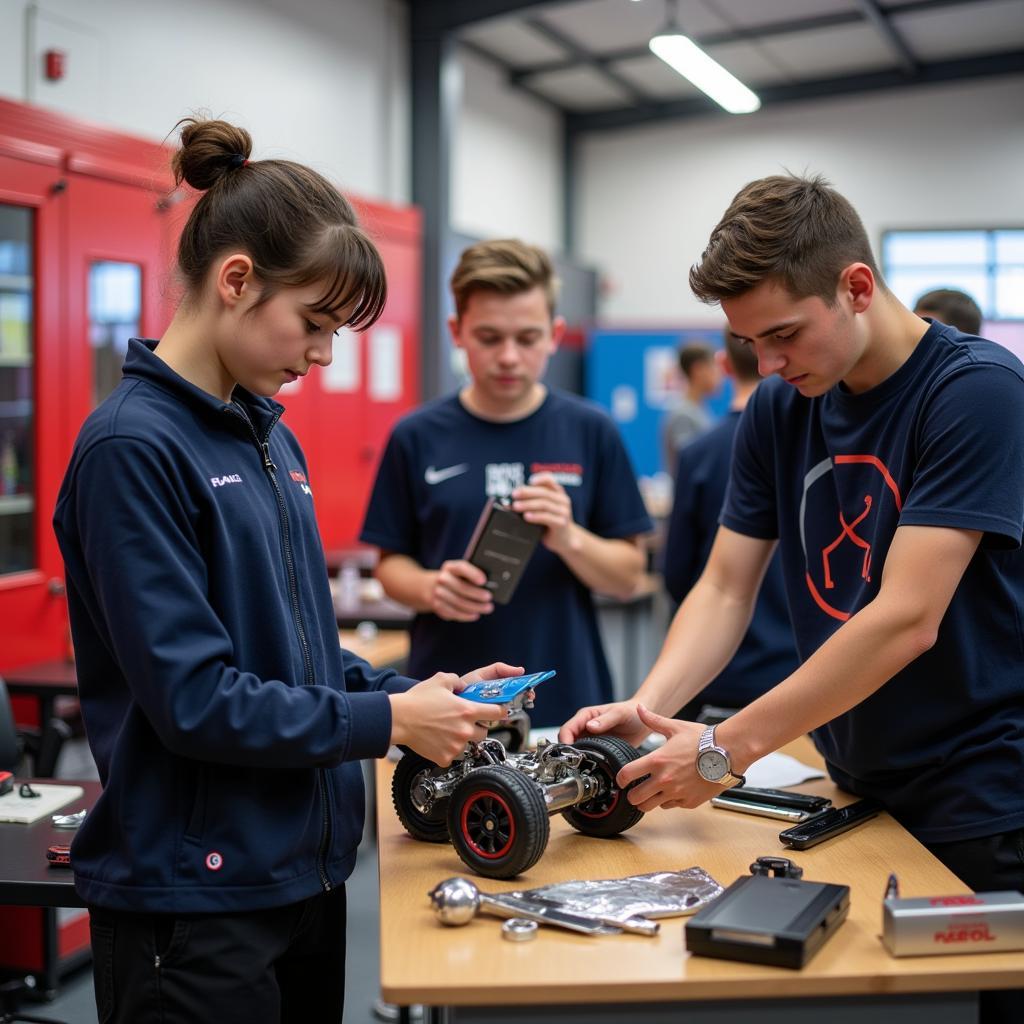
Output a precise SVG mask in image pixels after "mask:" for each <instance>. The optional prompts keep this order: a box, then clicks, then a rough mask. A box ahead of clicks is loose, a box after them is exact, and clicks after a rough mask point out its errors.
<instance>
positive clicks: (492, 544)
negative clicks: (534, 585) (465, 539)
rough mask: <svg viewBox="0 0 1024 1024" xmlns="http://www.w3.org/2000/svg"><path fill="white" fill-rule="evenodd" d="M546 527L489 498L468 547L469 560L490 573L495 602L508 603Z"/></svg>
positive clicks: (488, 579)
mask: <svg viewBox="0 0 1024 1024" xmlns="http://www.w3.org/2000/svg"><path fill="white" fill-rule="evenodd" d="M543 533H544V527H542V526H538V525H537V524H536V523H528V522H527V521H526V520H525V519H523V517H522V516H521V515H520V514H519V513H518V512H515V511H513V510H512V508H511V507H509V506H508V505H507V504H504V503H502V502H500V501H497V500H495V499H494V498H488V499H487V504H485V505H484V510H483V512H482V513H481V515H480V519H479V520H478V522H477V524H476V529H475V530H474V531H473V536H472V537H471V538H470V541H469V546H468V547H467V548H466V561H467V562H471V563H472V564H473V565H475V566H476V567H477V568H478V569H483V571H484V572H485V573H486V574H487V582H486V583H485V584H484V586H485V587H486V588H487V589H488V590H489V591H490V592H491V594H492V596H493V597H494V602H495V604H508V603H509V601H511V600H512V595H513V594H514V593H515V589H516V586H517V585H518V584H519V580H520V579H521V578H522V575H523V572H524V571H525V569H526V564H527V562H529V560H530V556H531V555H532V554H533V552H534V550H535V549H536V547H537V543H538V542H539V541H540V538H541V534H543Z"/></svg>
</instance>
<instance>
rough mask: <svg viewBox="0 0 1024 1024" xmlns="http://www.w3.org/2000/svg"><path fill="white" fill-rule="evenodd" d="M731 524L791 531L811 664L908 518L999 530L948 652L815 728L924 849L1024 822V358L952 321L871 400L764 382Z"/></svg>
mask: <svg viewBox="0 0 1024 1024" xmlns="http://www.w3.org/2000/svg"><path fill="white" fill-rule="evenodd" d="M722 523H723V524H724V525H725V526H728V527H729V528H730V529H732V530H736V531H738V532H740V533H743V534H746V535H748V536H753V537H762V538H774V537H780V538H781V549H782V559H783V571H784V574H785V577H786V588H787V593H788V596H789V603H790V610H791V613H792V616H793V625H794V629H795V631H796V639H797V649H798V651H799V653H800V656H801V658H803V659H806V658H807V657H809V656H810V655H811V654H812V653H813V652H814V651H815V650H816V649H817V648H818V647H819V646H821V644H822V643H824V642H825V640H827V639H828V638H829V637H830V636H831V635H832V634H833V633H834V632H835V631H836V630H837V629H839V628H840V626H842V624H843V623H844V622H845V621H847V620H848V619H849V618H850V617H851V616H852V615H854V614H856V613H857V611H859V610H860V609H861V608H863V607H864V606H865V605H866V604H868V603H869V602H870V601H871V600H872V599H873V598H874V597H875V595H876V594H877V593H878V589H879V584H880V582H881V578H882V569H883V566H884V565H885V558H886V554H887V552H888V549H889V544H890V543H891V541H892V537H893V534H894V533H895V531H896V529H897V527H899V526H935V527H951V528H957V529H964V530H980V531H983V532H984V536H983V539H982V542H981V546H980V547H979V549H978V551H977V552H976V554H975V556H974V558H973V559H972V560H971V562H970V564H969V565H968V567H967V570H966V572H965V573H964V576H963V579H962V580H961V582H960V585H959V586H958V587H957V589H956V592H955V593H954V595H953V599H952V601H951V603H950V606H949V609H948V610H947V612H946V615H945V617H944V619H943V621H942V623H941V625H940V627H939V632H938V640H937V642H936V644H935V646H934V647H933V648H932V649H931V650H929V651H927V652H925V653H924V654H922V655H921V656H920V657H918V658H917V659H915V660H914V661H913V662H911V663H910V664H909V665H908V666H907V667H906V668H904V669H903V670H902V671H901V672H899V673H897V674H896V675H895V676H894V677H893V678H892V679H890V680H889V681H888V682H887V683H886V684H885V685H883V686H882V687H881V688H880V689H879V690H877V691H876V692H875V693H873V694H872V695H871V696H870V697H868V698H867V699H866V700H864V701H862V702H861V703H860V704H858V705H857V706H856V707H854V708H852V709H851V710H850V711H848V712H846V713H845V714H843V715H840V716H839V717H838V718H836V719H834V720H833V721H832V722H829V723H828V724H827V725H824V726H822V727H821V728H820V729H817V730H816V731H815V733H814V737H815V741H816V743H817V745H818V748H819V750H820V751H821V752H822V754H823V755H824V757H825V759H826V761H827V762H828V766H829V771H830V772H831V774H832V777H833V778H834V779H835V780H836V782H837V783H839V785H841V786H842V787H843V788H844V789H847V790H849V791H851V792H853V793H857V794H860V795H862V796H871V797H875V798H877V799H879V800H881V801H882V802H883V803H884V804H885V805H886V806H887V807H888V809H889V810H890V811H891V812H892V813H893V814H894V815H895V816H896V817H897V818H898V819H899V820H900V821H901V822H902V823H903V824H904V825H905V826H906V827H907V828H908V829H909V830H910V831H911V832H912V833H913V834H914V835H915V836H917V837H918V838H919V839H920V840H922V841H924V842H947V841H953V840H962V839H972V838H977V837H981V836H986V835H995V834H997V833H1000V832H1006V831H1009V830H1012V829H1016V828H1020V827H1021V826H1024V786H1022V785H1021V779H1024V632H1022V629H1024V626H1022V620H1024V552H1022V549H1021V538H1022V531H1024V367H1022V366H1021V364H1020V362H1019V361H1018V360H1017V359H1016V358H1015V357H1014V356H1013V355H1011V354H1010V352H1008V351H1007V350H1006V349H1004V348H1002V347H1000V346H998V345H995V344H993V343H992V342H988V341H983V340H982V339H980V338H976V337H973V336H969V335H965V334H961V333H960V332H959V331H956V330H955V329H953V328H952V327H946V326H944V325H942V324H939V323H937V322H936V323H933V324H932V325H931V327H930V328H929V330H928V331H927V333H926V334H925V335H924V337H923V338H922V339H921V341H920V343H919V344H918V346H917V348H916V349H915V350H914V352H913V354H912V355H911V356H910V358H909V359H908V360H907V361H906V362H905V363H904V364H903V366H901V367H900V368H899V369H898V370H897V371H896V372H895V373H894V374H893V375H892V376H891V377H889V378H888V379H887V380H885V381H883V382H882V383H881V384H879V385H878V386H877V387H874V388H872V389H870V390H869V391H866V392H864V393H862V394H858V395H854V394H851V393H850V392H849V391H848V390H847V389H845V388H844V387H843V386H842V385H837V386H836V387H834V388H833V389H832V390H831V391H829V392H828V393H827V394H825V395H823V396H821V397H820V398H810V399H808V398H804V397H802V396H801V395H800V394H799V393H798V392H797V391H796V390H795V389H793V388H792V387H790V386H789V385H787V384H786V383H785V382H784V381H782V380H780V379H777V378H776V379H773V380H770V381H767V382H765V383H764V384H763V385H762V386H761V387H760V388H758V390H757V391H756V392H755V394H754V396H753V398H752V399H751V401H750V404H749V405H748V406H747V410H746V412H745V414H744V417H743V420H742V422H741V424H740V429H739V431H738V433H737V437H736V447H735V455H734V461H733V472H732V477H731V480H730V487H729V494H728V497H727V499H726V504H725V508H724V510H723V513H722ZM918 583H919V585H920V586H922V587H927V586H928V585H929V581H928V579H927V577H925V578H924V579H921V580H920V581H918Z"/></svg>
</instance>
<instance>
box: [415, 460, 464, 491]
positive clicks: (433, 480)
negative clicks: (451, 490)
mask: <svg viewBox="0 0 1024 1024" xmlns="http://www.w3.org/2000/svg"><path fill="white" fill-rule="evenodd" d="M467 469H469V463H468V462H460V463H459V464H458V465H457V466H448V467H446V468H445V469H434V467H433V466H427V468H426V471H425V472H424V474H423V479H424V480H426V481H427V483H428V484H430V486H431V487H433V486H434V484H439V483H443V482H444V481H445V480H450V479H451V478H452V477H453V476H461V475H462V474H463V473H465V472H466V470H467Z"/></svg>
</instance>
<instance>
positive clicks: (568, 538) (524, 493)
mask: <svg viewBox="0 0 1024 1024" xmlns="http://www.w3.org/2000/svg"><path fill="white" fill-rule="evenodd" d="M512 508H513V509H514V510H515V511H516V512H520V513H521V514H522V516H523V518H524V519H525V520H526V521H527V522H528V523H536V524H537V525H538V526H543V527H544V533H543V535H542V536H541V543H542V544H543V545H544V546H545V547H546V548H547V549H548V550H549V551H554V552H555V553H556V554H558V553H559V552H562V551H567V550H568V549H569V548H570V547H571V546H572V543H573V541H572V529H573V526H574V525H575V523H574V522H573V518H572V500H571V499H570V498H569V495H568V493H567V492H566V490H565V488H564V487H563V486H562V485H561V484H560V483H559V482H558V481H557V480H556V479H555V478H554V477H553V476H552V475H551V474H550V473H534V474H533V476H531V477H530V482H529V483H528V484H527V485H526V486H525V487H517V488H516V489H515V490H514V491H513V492H512Z"/></svg>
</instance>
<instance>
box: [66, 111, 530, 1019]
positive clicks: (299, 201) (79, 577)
mask: <svg viewBox="0 0 1024 1024" xmlns="http://www.w3.org/2000/svg"><path fill="white" fill-rule="evenodd" d="M180 127H181V128H182V131H181V146H180V149H179V150H178V151H177V153H176V154H175V156H174V176H175V181H176V182H177V183H178V184H179V185H180V184H181V183H182V182H183V181H184V182H186V183H187V184H188V185H190V186H192V187H193V188H194V189H196V190H198V191H199V192H200V193H201V195H200V197H199V200H198V202H197V203H196V205H195V207H194V209H193V211H192V213H191V215H190V216H189V219H188V222H187V223H186V225H185V227H184V230H183V232H182V235H181V240H180V243H179V247H178V269H179V271H180V274H181V277H182V280H183V284H184V286H185V296H184V299H183V300H182V302H181V304H180V305H179V307H178V309H177V311H176V313H175V315H174V318H173V320H172V321H171V323H170V325H169V326H168V328H167V330H166V331H165V332H164V334H163V337H161V338H160V340H159V341H151V340H150V341H143V340H139V339H133V340H132V341H131V342H129V348H128V354H127V358H126V360H125V365H124V377H123V379H122V381H121V383H120V384H119V385H118V386H117V388H116V389H115V390H114V392H113V394H111V395H110V397H109V398H107V399H106V400H105V401H104V402H103V403H102V404H101V405H100V406H99V407H98V408H97V409H96V410H95V412H93V413H92V415H91V416H90V417H89V418H88V419H87V420H86V422H85V424H84V426H83V427H82V429H81V432H80V433H79V436H78V440H77V442H76V444H75V448H74V452H73V454H72V458H71V463H70V465H69V467H68V470H67V473H66V475H65V477H64V482H63V485H62V486H61V489H60V494H59V496H58V501H57V506H56V512H55V516H54V527H55V530H56V533H57V539H58V542H59V544H60V549H61V553H62V554H63V556H64V564H65V568H66V575H67V594H68V608H69V612H70V616H71V631H72V635H73V638H74V645H75V655H76V669H77V672H78V684H79V694H80V698H81V704H82V716H83V718H84V720H85V729H86V734H87V736H88V738H89V745H90V747H91V749H92V753H93V756H94V758H95V760H96V765H97V767H98V769H99V775H100V780H101V782H102V784H103V791H102V793H101V795H100V797H99V800H98V801H97V802H96V805H95V806H94V807H93V809H92V810H91V811H90V812H89V815H88V817H87V818H86V820H85V822H84V824H83V825H82V826H81V828H80V829H79V830H78V832H77V833H76V835H75V837H74V841H73V842H72V845H71V863H72V867H73V869H74V872H75V889H76V891H77V892H78V894H79V895H80V896H81V897H82V899H83V900H84V902H85V904H86V905H87V906H88V908H89V915H90V929H91V938H92V954H93V969H94V976H95V986H96V1004H97V1011H98V1017H99V1020H101V1021H103V1022H104V1024H109V1022H117V1024H156V1022H158V1021H190V1022H197V1024H202V1022H209V1024H243V1022H244V1024H279V1022H282V1021H283V1022H294V1024H300V1022H301V1024H318V1022H322V1024H339V1021H340V1020H341V1015H342V1004H343V1000H344V986H345V980H344V979H345V880H346V878H347V877H348V875H349V874H350V873H351V871H352V867H353V864H354V863H355V857H356V846H357V844H358V843H359V839H360V837H361V835H362V830H363V800H364V798H363V780H362V772H361V769H360V765H359V760H360V759H361V758H367V757H380V756H382V755H383V754H384V753H385V752H386V751H387V749H388V746H389V745H390V744H392V743H401V744H407V745H408V746H410V747H411V748H413V749H414V750H417V751H419V752H420V753H421V754H422V755H423V756H425V757H428V758H430V759H431V760H434V761H437V762H438V763H441V764H446V763H450V762H451V760H452V759H453V757H455V756H456V755H457V754H458V753H459V752H460V751H461V750H462V749H463V748H464V746H465V744H466V742H467V741H469V740H472V739H479V738H482V737H483V736H484V735H485V731H486V730H485V728H484V727H483V726H482V725H481V724H480V722H481V721H484V722H486V721H487V720H488V719H491V718H493V717H494V711H493V709H492V708H489V707H488V706H487V705H482V704H478V703H473V702H471V701H468V700H463V699H462V698H460V697H458V696H457V695H456V692H455V691H458V690H460V689H462V687H463V686H464V685H465V684H466V683H467V682H470V681H474V680H476V679H479V678H487V679H493V678H496V677H498V676H503V675H514V674H516V673H518V672H520V671H521V669H518V668H515V667H513V666H510V665H490V666H488V668H486V669H484V670H481V671H480V672H477V673H474V674H471V675H467V676H464V677H463V678H462V679H461V680H460V678H459V677H458V676H455V675H451V674H438V675H436V676H433V677H432V678H430V679H428V680H426V681H425V682H422V683H419V684H417V683H416V682H415V681H414V680H413V679H410V678H405V677H402V676H399V675H397V674H395V673H394V672H377V671H374V670H373V669H371V668H370V666H369V665H368V664H367V663H366V662H365V661H362V660H361V659H359V658H357V657H355V656H353V655H352V654H349V653H348V652H345V651H342V650H341V649H340V648H339V646H338V630H337V626H336V624H335V619H334V610H333V607H332V604H331V595H330V590H329V587H328V581H327V573H326V569H325V566H324V553H323V549H322V546H321V543H320V536H319V532H318V530H317V525H316V519H315V517H314V509H313V498H312V493H313V491H312V489H311V486H310V485H311V484H312V487H315V485H316V482H315V480H313V481H311V480H310V479H309V470H308V468H307V466H306V461H305V457H304V456H303V453H302V450H301V449H300V447H299V445H298V443H297V442H296V440H295V437H294V436H293V435H292V433H291V432H290V431H289V430H288V428H287V427H286V426H285V425H284V424H283V423H280V422H279V419H280V417H281V414H282V413H283V412H284V409H283V407H282V406H281V405H279V404H277V403H276V402H274V401H273V400H272V397H271V396H273V395H274V394H276V393H277V391H278V390H279V389H280V388H281V386H282V385H283V384H285V383H287V382H289V381H293V380H295V379H296V378H297V377H302V376H305V375H306V373H308V372H309V370H310V369H311V368H312V367H314V366H326V365H328V364H329V363H330V361H331V342H332V335H333V333H334V332H335V330H336V329H338V328H340V327H341V326H350V327H353V328H355V329H364V328H366V327H369V326H370V325H371V324H372V323H373V322H374V321H375V320H376V319H377V317H378V316H379V315H380V312H381V310H382V309H383V307H384V301H385V298H386V294H387V290H386V284H385V279H384V267H383V263H382V262H381V258H380V255H379V254H378V252H377V250H376V249H375V248H374V246H373V244H372V242H370V240H369V238H368V237H367V236H366V235H365V234H364V233H363V231H362V230H361V229H360V228H359V226H358V225H357V223H356V220H355V216H354V214H353V212H352V209H351V207H350V206H349V204H348V202H347V201H346V200H345V199H344V198H343V197H342V196H341V194H340V193H339V192H338V191H337V190H336V189H335V188H334V186H333V185H331V184H330V183H329V182H328V181H327V180H326V179H324V178H322V177H321V176H320V175H319V174H316V173H315V172H314V171H311V170H310V169H309V168H307V167H304V166H302V165H301V164H297V163H293V162H291V161H287V160H260V161H252V160H250V159H249V156H250V151H251V148H252V140H251V139H250V137H249V134H248V132H246V131H244V130H243V129H241V128H236V127H235V126H233V125H230V124H228V123H226V122H224V121H205V120H197V119H193V118H189V119H186V120H185V121H183V122H181V124H180Z"/></svg>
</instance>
